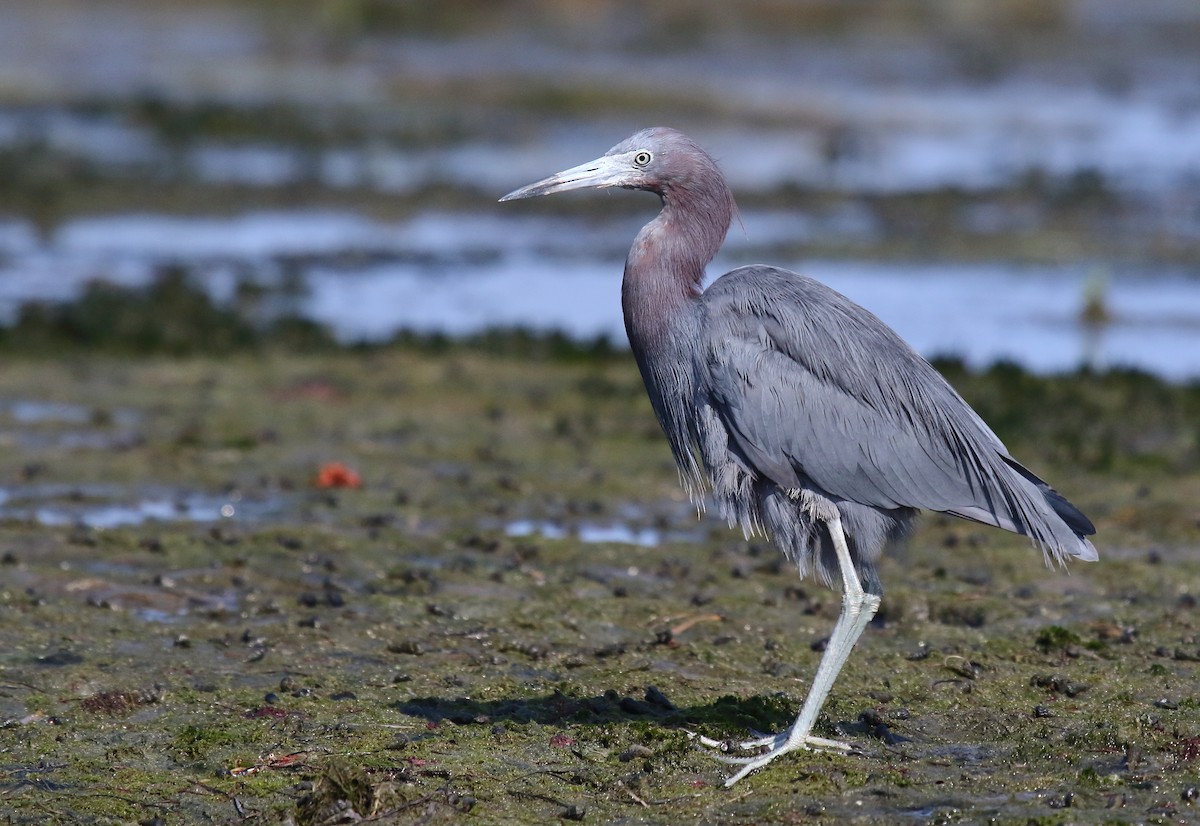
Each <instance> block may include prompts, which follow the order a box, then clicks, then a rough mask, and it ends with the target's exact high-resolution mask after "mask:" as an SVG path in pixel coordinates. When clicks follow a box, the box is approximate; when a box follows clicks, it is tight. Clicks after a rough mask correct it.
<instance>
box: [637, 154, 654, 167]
mask: <svg viewBox="0 0 1200 826" xmlns="http://www.w3.org/2000/svg"><path fill="white" fill-rule="evenodd" d="M648 163H650V153H649V152H639V153H637V154H636V155H634V156H633V165H634V166H645V165H646V164H648Z"/></svg>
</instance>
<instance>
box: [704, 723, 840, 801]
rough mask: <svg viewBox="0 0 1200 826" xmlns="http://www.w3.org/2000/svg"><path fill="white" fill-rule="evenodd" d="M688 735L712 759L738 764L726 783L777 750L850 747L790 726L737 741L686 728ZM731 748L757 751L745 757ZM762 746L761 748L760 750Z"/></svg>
mask: <svg viewBox="0 0 1200 826" xmlns="http://www.w3.org/2000/svg"><path fill="white" fill-rule="evenodd" d="M688 736H689V737H691V738H693V739H695V740H696V741H697V742H698V743H699V744H700V745H701V746H704V747H706V748H708V749H711V751H710V752H709V753H710V754H711V756H712V757H713V759H715V760H720V761H721V762H722V763H730V764H732V765H735V766H741V768H740V769H738V771H737V773H735V774H734V775H733V776H732V777H730V778H729V779H728V780H726V781H725V786H726V787H729V786H732V785H733V784H734V783H736V782H738V781H739V780H741V779H742V778H743V777H745V776H746V775H748V774H750V773H751V772H753V771H755V770H757V769H761V768H762V767H763V766H765V765H767V764H768V763H770V762H771V761H772V760H774V759H775V758H776V757H778V756H780V755H781V754H787V753H788V752H789V751H795V750H796V749H805V750H813V751H836V752H839V753H841V754H845V753H847V752H849V751H851V750H852V746H850V744H849V743H842V742H840V741H838V740H826V739H825V738H824V737H814V736H813V735H811V734H804V735H796V736H793V733H792V731H791V730H790V729H789V730H788V731H783V732H780V733H779V734H764V735H760V736H758V737H755V738H753V739H751V740H743V741H742V742H740V743H729V742H726V741H722V740H714V739H712V738H711V737H705V736H704V735H702V734H696V733H694V732H690V731H689V732H688ZM734 749H740V750H742V751H755V750H758V751H760V752H761V753H759V754H756V755H753V756H747V757H740V756H734V755H731V754H729V752H730V751H731V750H734ZM764 749H765V751H763V750H764Z"/></svg>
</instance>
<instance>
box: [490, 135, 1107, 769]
mask: <svg viewBox="0 0 1200 826" xmlns="http://www.w3.org/2000/svg"><path fill="white" fill-rule="evenodd" d="M604 187H621V188H624V189H636V190H646V191H648V192H653V193H654V194H656V195H658V197H659V199H660V201H661V209H660V211H659V213H658V215H657V216H656V217H655V218H654V219H653V220H652V221H650V222H649V223H648V224H646V225H645V226H644V227H642V229H641V231H640V232H639V233H638V234H637V236H636V238H635V239H634V242H633V247H632V248H631V249H630V251H629V256H628V258H627V259H626V261H625V274H624V278H623V280H622V284H621V304H622V309H623V312H624V318H625V330H626V332H627V333H628V335H629V344H630V347H631V349H632V350H633V355H634V358H635V360H636V361H637V365H638V369H639V370H640V372H641V375H642V379H643V381H644V383H645V385H646V392H647V394H648V395H649V397H650V404H651V406H652V407H653V409H654V413H655V415H656V417H657V418H658V422H659V424H660V425H661V426H662V430H663V432H664V434H665V435H666V438H667V442H668V444H669V445H670V449H671V453H672V455H673V457H674V459H675V463H676V464H677V466H678V470H679V477H680V481H681V483H682V485H683V487H684V489H685V490H686V491H687V493H688V495H689V496H690V497H691V498H692V500H693V501H694V502H695V503H696V505H697V507H698V508H699V509H701V510H702V509H703V508H704V506H705V503H706V501H707V500H711V502H712V503H713V506H714V508H715V510H716V511H717V513H718V514H720V515H721V516H723V517H724V518H725V519H726V520H727V521H728V523H729V524H730V526H731V527H733V526H738V525H740V527H741V528H742V530H743V531H744V533H745V535H746V537H747V538H750V537H751V536H754V535H763V536H766V537H767V538H769V539H770V540H771V541H772V542H773V543H774V544H775V545H777V546H778V547H779V548H780V549H781V550H782V552H783V553H784V554H785V555H786V556H787V557H788V558H789V559H790V560H791V561H792V562H793V563H794V564H795V565H796V567H797V568H798V570H799V573H800V575H801V576H802V577H805V576H808V575H809V574H812V573H815V574H816V575H817V576H818V577H819V578H820V579H821V580H822V581H823V582H824V583H825V584H826V585H827V586H831V587H832V585H833V583H834V581H835V580H837V579H840V581H841V592H842V600H841V610H840V613H839V615H838V619H837V622H836V624H835V625H834V628H833V631H832V633H831V634H830V636H829V639H828V642H827V644H826V647H825V651H824V653H823V654H822V656H821V659H820V662H819V664H818V666H817V671H816V674H815V676H814V677H813V680H812V683H811V685H810V687H809V691H808V694H807V696H806V698H805V700H804V703H803V705H802V706H801V708H800V711H799V714H798V715H797V717H796V720H795V722H794V723H793V724H792V726H791V727H790V728H789V729H787V730H785V731H783V732H780V733H778V734H771V735H764V736H753V737H752V738H751V739H747V740H745V741H744V742H740V743H736V744H733V745H732V746H727V745H726V744H724V743H721V742H719V741H716V740H713V739H711V738H707V737H701V738H700V741H701V742H702V743H703V744H704V745H705V746H707V747H710V748H714V749H720V751H719V752H718V753H717V756H718V758H719V759H722V760H724V761H725V762H727V763H730V764H734V765H740V769H738V770H737V771H736V773H734V774H733V775H732V776H731V777H729V778H728V779H727V780H726V785H727V786H732V785H733V784H734V783H736V782H737V781H739V780H741V779H742V778H744V777H746V776H747V775H748V774H750V773H751V772H754V771H755V770H757V769H760V768H762V767H763V766H766V765H767V764H768V763H771V762H772V761H773V760H775V759H776V758H778V757H779V756H780V755H783V754H787V753H788V752H791V751H794V750H797V749H814V750H825V751H836V752H847V751H850V746H849V745H847V744H845V743H842V742H840V741H835V740H828V739H825V738H823V737H818V736H815V735H814V734H813V725H814V723H815V722H816V720H817V715H818V714H819V713H820V710H821V707H822V705H823V704H824V702H825V699H826V698H827V697H828V695H829V692H830V689H831V688H832V686H833V683H834V680H835V679H836V677H837V675H838V672H839V671H840V670H841V668H842V666H843V665H844V664H845V662H846V659H847V658H848V657H849V655H850V652H851V650H852V649H853V647H854V644H855V643H856V642H857V641H858V638H859V637H860V636H861V634H862V632H863V631H864V629H865V628H866V626H867V624H868V623H869V622H870V621H871V618H872V617H873V616H874V615H875V612H876V611H877V610H878V609H879V604H880V600H881V599H882V596H883V588H882V584H881V582H880V579H879V573H878V571H877V568H876V565H877V562H878V561H879V559H880V557H881V556H882V554H883V553H884V551H885V550H887V549H888V548H889V547H891V546H894V545H895V544H896V543H898V542H899V541H901V540H902V539H903V538H904V537H905V536H906V535H907V534H908V533H909V532H910V530H911V528H912V526H913V523H914V520H915V519H916V517H917V514H918V512H919V511H922V510H927V511H936V512H940V513H945V514H950V515H952V516H956V517H961V518H963V519H968V520H972V521H975V522H979V523H983V524H985V525H992V526H994V527H997V528H1001V529H1003V530H1006V531H1011V532H1013V533H1017V534H1021V535H1024V536H1027V537H1029V539H1030V541H1031V543H1032V544H1033V545H1034V546H1036V547H1038V548H1040V550H1041V551H1042V555H1043V557H1044V559H1045V562H1046V564H1047V565H1048V566H1054V565H1056V564H1060V565H1061V564H1065V562H1066V561H1067V559H1068V558H1070V557H1074V558H1076V559H1081V560H1086V561H1094V560H1095V559H1097V554H1096V549H1095V547H1094V546H1093V545H1092V543H1091V541H1090V540H1089V539H1088V537H1089V536H1092V535H1094V534H1095V532H1096V529H1095V527H1094V526H1093V525H1092V523H1091V521H1090V520H1089V519H1088V518H1087V517H1086V516H1085V515H1084V514H1083V513H1082V512H1081V511H1080V510H1079V509H1078V508H1076V507H1075V506H1074V505H1072V504H1071V503H1070V502H1068V501H1067V500H1066V498H1064V497H1063V496H1062V495H1061V494H1059V493H1058V492H1057V491H1055V490H1054V489H1053V488H1052V487H1050V485H1048V484H1047V483H1046V482H1044V481H1042V480H1041V479H1040V478H1038V477H1037V476H1036V475H1034V474H1033V473H1032V472H1031V471H1029V470H1027V469H1026V468H1025V467H1024V466H1023V465H1021V464H1020V463H1019V462H1018V461H1017V460H1016V459H1014V458H1013V457H1012V456H1011V455H1010V454H1009V451H1008V449H1007V448H1005V446H1004V444H1003V442H1001V440H1000V439H999V438H998V437H997V436H996V435H995V434H994V433H993V432H992V430H991V429H990V428H989V427H988V426H987V424H986V423H984V421H983V419H982V418H980V416H979V415H978V414H977V413H976V412H975V411H974V410H973V409H972V408H971V407H970V405H968V404H967V402H966V401H965V400H964V399H963V398H962V396H960V395H959V394H958V392H957V391H955V390H954V388H953V387H951V386H950V384H949V383H948V382H947V381H946V380H945V378H943V377H942V375H941V374H940V373H938V371H937V370H936V369H935V368H934V367H933V366H932V365H930V364H929V362H928V361H926V360H925V359H924V358H922V357H921V356H920V355H919V354H918V353H917V352H916V351H915V350H913V349H912V348H911V347H910V346H909V345H908V344H906V343H905V342H904V340H903V339H901V338H900V336H899V335H898V334H897V333H896V332H895V331H893V330H892V329H891V328H890V327H888V326H887V325H886V324H884V323H883V322H882V321H880V320H879V319H878V318H877V317H876V316H875V315H874V314H872V313H871V312H870V311H868V310H866V309H864V308H863V307H861V306H859V305H858V304H856V303H854V302H853V301H851V300H850V299H848V298H846V297H845V296H843V295H841V294H840V293H838V292H837V291H835V290H833V289H832V288H830V287H828V286H826V285H825V284H823V283H821V282H820V281H817V280H815V279H813V278H810V277H808V276H804V275H800V274H798V273H794V272H790V271H788V270H784V269H780V268H778V267H771V266H764V265H753V266H744V267H739V268H737V269H735V270H732V271H731V272H728V273H725V274H724V275H722V276H720V277H719V278H717V279H715V280H714V281H713V282H712V283H711V284H710V285H709V286H708V287H707V288H705V286H704V281H705V269H706V267H707V265H708V264H709V263H710V262H711V261H712V259H713V258H714V257H715V256H716V254H717V252H718V250H719V249H720V248H721V245H722V244H723V243H724V241H725V236H726V233H727V232H728V230H729V225H730V222H731V221H732V219H733V216H734V213H735V206H734V200H733V195H732V193H731V192H730V189H729V186H728V185H727V183H726V181H725V177H724V175H723V174H722V173H721V170H720V168H719V167H718V165H717V163H716V161H714V160H713V158H712V156H710V155H709V154H708V153H707V152H705V151H704V149H702V148H701V147H700V146H699V145H698V144H697V143H696V142H695V141H693V140H692V139H690V138H688V137H687V136H686V135H684V134H682V133H681V132H678V131H676V130H674V129H670V128H666V127H655V128H651V129H644V130H642V131H640V132H637V133H636V134H634V135H633V136H632V137H629V138H627V139H626V140H624V141H621V142H620V143H618V144H617V145H616V146H614V147H613V148H612V149H610V150H608V152H606V153H604V155H602V156H601V157H599V158H597V159H596V160H593V161H589V162H588V163H585V164H581V165H579V166H575V167H572V168H571V169H567V170H564V171H562V172H559V173H557V174H555V175H551V176H550V177H548V178H544V179H543V180H540V181H537V182H536V183H532V184H529V185H528V186H525V187H522V188H520V189H517V190H515V191H513V192H510V193H509V194H507V195H505V196H504V197H503V198H501V199H500V200H501V201H512V200H516V199H519V198H530V197H533V196H537V195H549V194H551V193H556V192H565V191H567V190H574V189H583V188H604ZM754 734H757V733H754ZM729 751H736V752H738V753H737V754H729V753H728V752H729Z"/></svg>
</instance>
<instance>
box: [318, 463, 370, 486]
mask: <svg viewBox="0 0 1200 826" xmlns="http://www.w3.org/2000/svg"><path fill="white" fill-rule="evenodd" d="M316 485H317V487H319V488H361V487H362V477H361V476H359V475H358V474H357V473H355V472H354V471H353V470H351V469H350V468H348V467H346V466H345V465H343V464H342V463H341V462H326V463H325V464H324V465H322V466H321V470H320V472H318V473H317V481H316Z"/></svg>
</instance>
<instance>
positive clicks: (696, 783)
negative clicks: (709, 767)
mask: <svg viewBox="0 0 1200 826" xmlns="http://www.w3.org/2000/svg"><path fill="white" fill-rule="evenodd" d="M692 788H693V789H707V788H708V781H707V780H693V781H692Z"/></svg>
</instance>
